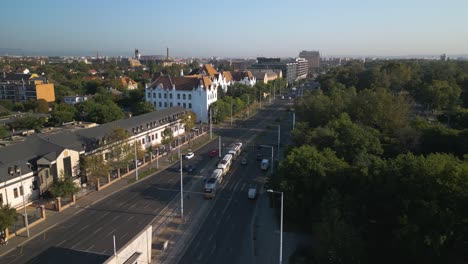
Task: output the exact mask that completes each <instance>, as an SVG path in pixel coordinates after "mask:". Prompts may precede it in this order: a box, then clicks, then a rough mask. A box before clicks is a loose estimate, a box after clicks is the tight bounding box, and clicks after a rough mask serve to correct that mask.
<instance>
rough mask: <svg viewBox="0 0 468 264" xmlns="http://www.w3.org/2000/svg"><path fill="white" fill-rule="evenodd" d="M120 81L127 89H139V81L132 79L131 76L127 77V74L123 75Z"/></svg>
mask: <svg viewBox="0 0 468 264" xmlns="http://www.w3.org/2000/svg"><path fill="white" fill-rule="evenodd" d="M120 83H122V86H123V87H124V88H125V89H127V90H135V89H138V83H137V82H135V81H134V80H132V79H130V77H127V76H123V77H121V78H120Z"/></svg>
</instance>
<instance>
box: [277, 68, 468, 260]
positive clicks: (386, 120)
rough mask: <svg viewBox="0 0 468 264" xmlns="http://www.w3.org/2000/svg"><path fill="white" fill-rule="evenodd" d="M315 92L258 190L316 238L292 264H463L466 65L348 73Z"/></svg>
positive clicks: (467, 237)
mask: <svg viewBox="0 0 468 264" xmlns="http://www.w3.org/2000/svg"><path fill="white" fill-rule="evenodd" d="M318 81H319V82H320V84H321V89H320V90H317V91H313V92H310V93H306V94H305V95H304V96H303V97H301V98H299V99H298V100H296V102H295V111H296V113H297V117H298V120H299V121H300V122H299V123H298V124H297V126H296V128H295V129H294V130H293V132H292V139H291V140H292V144H291V146H290V147H289V148H288V149H287V150H286V158H285V159H284V160H283V161H281V162H280V164H279V168H278V172H277V175H274V176H273V177H272V178H271V179H270V181H271V182H270V184H271V185H272V186H273V187H274V188H277V189H280V190H282V191H284V192H285V216H286V217H287V219H288V221H289V222H291V223H295V224H298V225H299V226H301V227H302V228H303V230H306V231H308V232H310V233H311V234H312V236H314V237H315V238H316V239H317V243H316V245H315V246H313V247H312V248H311V249H310V250H306V252H307V253H306V254H305V255H306V256H302V258H301V259H302V261H305V262H306V263H464V262H466V261H467V260H468V253H467V251H466V248H467V246H468V229H467V228H466V225H465V222H466V219H468V212H467V211H466V210H465V207H466V204H467V202H468V188H467V187H468V186H467V185H468V164H467V161H466V154H467V152H468V127H467V126H466V124H467V123H466V119H465V118H466V115H465V113H466V112H467V110H466V108H465V107H466V106H467V105H468V100H467V98H468V97H466V94H468V63H466V62H435V61H432V62H428V61H385V62H372V63H366V64H364V63H356V62H353V63H350V64H348V65H345V66H341V67H338V68H335V69H332V70H330V71H329V72H328V73H326V74H324V75H322V76H320V77H319V78H318ZM448 118H450V122H448ZM297 259H299V258H297ZM297 263H299V262H297Z"/></svg>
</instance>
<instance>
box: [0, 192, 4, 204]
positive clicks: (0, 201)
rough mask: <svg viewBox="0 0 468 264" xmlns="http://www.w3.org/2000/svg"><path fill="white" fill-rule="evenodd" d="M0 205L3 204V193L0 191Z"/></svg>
mask: <svg viewBox="0 0 468 264" xmlns="http://www.w3.org/2000/svg"><path fill="white" fill-rule="evenodd" d="M0 205H3V193H0Z"/></svg>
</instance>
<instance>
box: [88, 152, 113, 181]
mask: <svg viewBox="0 0 468 264" xmlns="http://www.w3.org/2000/svg"><path fill="white" fill-rule="evenodd" d="M82 166H83V171H84V173H85V175H86V177H87V179H88V180H89V181H91V182H92V183H94V184H96V185H97V184H98V182H99V179H100V178H101V177H102V178H105V177H107V176H108V174H109V171H110V166H109V165H108V164H107V163H105V162H104V158H103V157H102V154H101V153H95V154H92V155H89V156H86V157H84V159H83V164H82Z"/></svg>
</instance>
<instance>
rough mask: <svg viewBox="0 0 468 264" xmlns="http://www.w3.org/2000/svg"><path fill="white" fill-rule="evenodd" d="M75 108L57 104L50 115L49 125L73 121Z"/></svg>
mask: <svg viewBox="0 0 468 264" xmlns="http://www.w3.org/2000/svg"><path fill="white" fill-rule="evenodd" d="M76 113H77V111H76V108H75V107H74V106H72V105H68V104H58V105H57V106H56V107H55V109H54V110H52V112H51V113H50V118H49V123H50V124H51V125H55V126H57V125H62V124H63V123H68V122H71V121H73V120H74V119H75V115H76Z"/></svg>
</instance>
